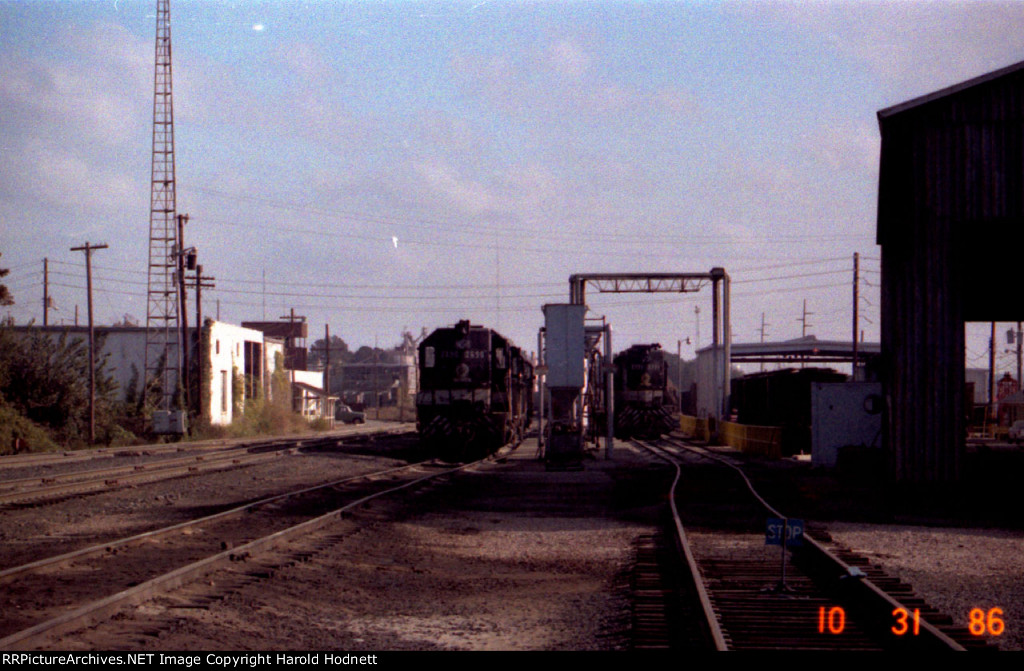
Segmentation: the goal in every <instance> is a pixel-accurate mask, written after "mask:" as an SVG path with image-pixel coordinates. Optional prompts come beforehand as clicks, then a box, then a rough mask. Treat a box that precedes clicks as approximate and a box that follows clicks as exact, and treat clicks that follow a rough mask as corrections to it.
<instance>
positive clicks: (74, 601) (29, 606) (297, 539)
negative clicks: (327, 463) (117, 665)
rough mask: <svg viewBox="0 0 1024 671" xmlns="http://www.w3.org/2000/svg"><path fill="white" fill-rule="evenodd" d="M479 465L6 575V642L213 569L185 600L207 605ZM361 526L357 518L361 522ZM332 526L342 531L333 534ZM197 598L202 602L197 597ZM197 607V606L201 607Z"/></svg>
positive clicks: (167, 533)
mask: <svg viewBox="0 0 1024 671" xmlns="http://www.w3.org/2000/svg"><path fill="white" fill-rule="evenodd" d="M477 463H479V462H474V463H470V464H464V465H460V466H457V467H442V466H440V465H437V464H436V463H434V462H430V463H427V462H421V463H418V464H410V465H407V466H402V467H398V468H391V469H386V470H381V471H377V472H372V473H365V474H362V475H358V476H354V477H349V478H345V479H342V480H338V481H335V482H332V483H327V484H324V485H320V486H317V487H310V488H305V489H302V490H298V491H295V492H289V493H287V494H283V495H279V496H274V497H270V498H268V499H264V500H261V501H257V502H254V503H251V504H247V505H245V506H239V507H238V508H235V509H232V510H228V511H224V512H222V513H218V514H216V515H211V516H207V517H204V518H201V519H197V520H192V521H190V522H187V523H183V524H177V525H174V526H171V527H167V528H164V529H159V530H155V531H151V532H148V533H144V534H140V535H137V536H133V537H130V538H124V539H120V540H117V541H113V542H107V543H103V544H101V545H97V546H93V547H89V548H84V549H82V550H79V551H76V552H72V553H68V554H66V555H61V556H56V557H51V558H48V559H45V560H41V561H37V562H33V563H32V564H28V565H24V566H19V567H13V568H10V569H7V570H5V571H2V572H0V590H2V592H0V593H2V594H3V596H4V598H5V602H6V606H7V607H6V609H5V611H6V612H5V618H4V620H3V622H2V624H0V636H2V637H3V638H0V649H29V648H33V647H45V646H47V645H49V644H51V643H52V642H53V641H55V640H59V639H60V637H61V636H62V635H64V634H66V633H68V632H72V631H76V630H79V629H83V628H87V627H89V626H90V625H92V624H94V623H97V622H101V621H103V620H105V619H107V618H109V617H110V616H111V615H113V614H114V613H116V612H117V611H118V610H120V609H123V608H125V607H127V606H130V605H134V604H139V603H142V602H143V601H146V600H149V599H152V598H154V597H156V596H159V595H162V594H166V593H168V592H171V591H174V590H176V589H178V588H182V587H184V586H187V585H189V584H195V583H196V581H198V580H200V579H201V578H203V577H204V576H209V575H211V574H214V573H215V572H216V575H218V576H222V575H224V573H225V570H226V573H227V574H228V575H227V577H221V578H217V580H216V587H214V588H212V589H211V586H213V585H214V581H213V580H210V582H209V585H203V587H202V589H200V590H199V591H198V592H197V594H199V593H201V594H202V596H201V597H198V596H197V597H195V598H192V597H190V596H188V595H187V591H188V589H189V588H186V590H185V592H182V593H183V594H186V596H179V597H176V598H178V599H179V601H180V603H179V604H178V607H202V604H203V600H204V599H209V598H216V596H214V597H211V596H210V593H211V591H212V592H213V593H214V594H215V595H216V594H224V593H225V592H229V591H230V590H232V589H237V588H238V586H240V585H242V584H244V583H246V582H251V581H253V580H259V579H263V578H266V577H268V576H270V575H272V574H273V571H274V570H275V567H276V566H280V565H282V564H283V563H294V562H296V561H304V560H306V559H308V558H309V557H310V556H312V554H313V553H315V552H316V550H317V548H318V547H321V546H323V545H324V544H329V543H331V542H333V541H332V536H331V534H332V533H337V530H336V528H335V526H334V525H335V524H337V523H339V522H344V521H345V520H350V515H351V514H352V512H353V511H354V510H355V509H357V508H360V507H362V506H365V505H367V504H369V503H370V502H371V501H373V500H374V499H378V498H380V497H385V496H391V495H395V494H397V493H399V492H402V491H405V490H408V489H410V488H413V487H419V486H422V485H424V484H426V483H428V482H430V481H434V480H437V479H440V478H445V477H447V476H449V475H451V474H452V473H455V472H457V471H460V470H463V469H467V468H472V467H473V466H475V465H476V464H477ZM357 526H358V525H357ZM332 529H335V531H333V532H332ZM196 599H198V601H197V600H196ZM197 604H198V605H197Z"/></svg>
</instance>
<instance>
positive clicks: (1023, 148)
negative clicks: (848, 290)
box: [877, 62, 1024, 483]
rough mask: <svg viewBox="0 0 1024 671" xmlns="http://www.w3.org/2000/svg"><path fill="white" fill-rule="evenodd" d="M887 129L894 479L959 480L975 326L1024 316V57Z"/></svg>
mask: <svg viewBox="0 0 1024 671" xmlns="http://www.w3.org/2000/svg"><path fill="white" fill-rule="evenodd" d="M878 122H879V127H880V129H881V135H882V149H881V166H880V173H879V192H878V229H877V236H878V237H877V241H878V244H880V245H881V247H882V293H881V298H882V306H881V317H882V338H881V341H882V342H881V344H882V357H883V372H882V383H883V389H884V392H885V395H886V398H887V401H888V403H887V413H886V421H885V427H886V429H885V431H884V440H885V445H886V448H887V450H888V453H889V455H890V475H891V476H892V477H893V478H894V479H895V480H897V481H900V482H921V483H927V482H934V483H942V482H955V481H957V480H959V479H960V476H961V473H960V465H961V461H962V456H963V450H964V439H965V435H966V431H965V426H964V419H963V417H964V324H965V322H967V321H993V320H995V321H1004V320H1005V321H1010V320H1013V321H1016V320H1018V319H1021V318H1024V292H1021V291H1020V290H1018V289H1017V287H1020V286H1021V283H1020V280H1019V274H1020V270H1019V264H1020V261H1021V253H1020V244H1019V242H1017V241H1018V240H1019V238H1020V233H1021V231H1022V230H1024V62H1022V63H1017V64H1015V65H1012V66H1009V67H1007V68H1003V69H1002V70H998V71H996V72H992V73H989V74H987V75H984V76H982V77H978V78H976V79H972V80H970V81H967V82H963V83H961V84H958V85H956V86H953V87H950V88H948V89H944V90H942V91H937V92H935V93H932V94H930V95H927V96H923V97H921V98H916V99H914V100H911V101H908V102H905V103H903V104H900V105H896V106H895V107H890V108H888V109H884V110H881V111H880V112H878ZM1007 287H1013V288H1014V289H1013V290H1011V291H1007V290H1006V288H1007Z"/></svg>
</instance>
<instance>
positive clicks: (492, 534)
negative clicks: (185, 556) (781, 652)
mask: <svg viewBox="0 0 1024 671" xmlns="http://www.w3.org/2000/svg"><path fill="white" fill-rule="evenodd" d="M533 453H534V450H533V449H530V448H529V447H528V446H523V447H521V448H520V449H519V450H518V451H517V452H516V453H514V454H513V455H512V457H511V458H510V459H509V460H508V462H507V463H505V464H499V465H495V466H490V467H488V468H487V469H486V470H485V471H482V472H477V473H467V474H465V475H464V476H460V477H459V478H457V479H456V480H455V481H453V483H452V484H450V485H446V486H441V487H437V488H436V489H434V490H432V491H430V492H427V493H425V494H416V495H413V496H412V497H411V499H410V500H411V502H412V503H411V505H404V506H400V507H398V508H397V511H396V506H397V504H377V503H375V504H373V505H372V507H371V509H370V510H369V511H368V512H365V513H360V514H359V516H358V517H357V518H355V519H348V520H345V521H343V522H341V523H339V525H338V526H337V528H335V529H332V531H331V534H330V535H331V537H332V539H333V542H332V543H331V544H330V545H328V546H327V547H324V548H321V549H320V550H319V551H318V552H317V553H316V554H315V555H314V556H313V557H312V558H311V559H310V560H309V561H307V562H300V563H283V564H282V565H281V566H279V567H278V568H275V569H274V570H273V577H272V578H269V579H262V580H258V581H255V582H251V583H249V584H246V585H244V586H242V587H240V588H238V589H236V590H234V591H233V592H232V593H230V594H228V595H227V596H223V597H220V598H216V599H214V600H212V601H209V600H207V599H205V598H204V595H203V594H198V595H196V594H193V596H192V597H189V598H191V599H192V600H193V601H192V602H190V603H189V604H188V605H186V606H183V605H182V600H183V598H185V597H182V596H181V595H179V594H176V595H172V596H170V597H165V598H160V599H156V600H154V601H151V602H148V603H146V604H143V605H142V606H140V607H138V608H134V609H130V610H129V611H126V612H125V613H124V614H123V615H121V616H119V617H118V618H117V619H116V620H115V621H111V622H110V623H108V624H106V625H103V626H102V627H101V628H99V629H97V630H95V631H93V632H89V633H88V634H85V635H84V637H76V638H69V639H68V640H66V641H65V642H64V645H65V646H75V647H86V648H90V647H99V648H125V647H127V648H130V649H152V650H228V649H230V650H253V651H257V650H307V649H311V650H345V651H347V652H349V651H381V650H445V651H467V650H625V649H628V647H629V643H630V641H629V631H630V623H631V599H630V595H629V590H628V580H629V575H630V571H631V568H632V562H633V556H634V543H635V542H636V540H637V538H638V537H640V536H641V535H645V534H650V533H651V532H652V530H653V519H654V518H655V517H654V515H653V512H654V511H656V510H657V502H658V501H657V494H656V493H654V494H652V493H651V492H656V491H657V487H656V486H652V485H653V482H654V481H653V480H651V477H654V478H656V479H664V473H665V471H664V469H662V468H657V469H655V470H654V471H645V469H643V468H640V469H639V471H641V472H646V473H647V476H644V477H638V475H637V472H638V469H637V468H636V466H637V465H638V464H637V463H635V462H633V461H632V460H633V459H634V458H636V457H635V455H632V456H631V455H629V454H627V453H626V452H625V451H624V452H623V453H622V455H621V457H620V458H619V459H617V460H616V461H615V462H607V461H595V462H590V463H588V464H587V469H586V470H585V471H583V472H572V473H549V472H546V471H545V470H544V467H543V465H542V464H541V463H540V462H538V461H537V460H536V459H534V458H533ZM396 514H397V517H396ZM367 518H369V519H370V520H371V521H370V524H369V525H367V524H365V522H364V520H365V519H367ZM356 522H359V523H358V524H357V523H356ZM309 542H310V543H312V542H314V541H313V540H312V539H310V541H309ZM242 568H243V567H238V569H239V570H242ZM222 580H225V578H224V577H217V575H214V576H211V577H210V581H211V582H214V583H219V582H221V581H222ZM201 587H202V586H199V588H201ZM193 589H195V588H193ZM196 603H199V604H202V605H201V607H197V606H196V605H195V604H196ZM158 628H164V631H162V632H161V633H160V634H159V636H152V635H147V634H141V635H140V634H139V632H144V631H146V630H150V631H151V630H154V629H158Z"/></svg>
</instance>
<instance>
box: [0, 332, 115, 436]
mask: <svg viewBox="0 0 1024 671" xmlns="http://www.w3.org/2000/svg"><path fill="white" fill-rule="evenodd" d="M101 347H102V340H101V339H99V342H98V343H97V349H100V348H101ZM105 367H106V357H101V359H100V360H99V361H97V365H96V426H97V438H98V439H99V440H101V441H103V442H109V441H110V440H111V439H112V437H113V436H114V435H115V434H120V433H123V432H122V431H120V430H119V429H118V428H117V427H116V422H115V415H114V412H115V403H114V400H113V399H114V392H115V391H116V389H117V383H116V382H115V381H114V379H113V377H112V376H110V375H109V374H108V373H107V372H106V370H105ZM0 402H2V403H3V404H4V405H5V406H7V407H8V408H11V409H13V410H14V411H16V412H17V413H18V414H20V415H21V416H23V417H25V418H27V419H28V420H30V421H31V422H33V423H34V424H36V425H38V426H42V427H46V428H48V429H49V430H50V431H51V433H52V435H53V437H54V438H55V439H56V440H57V441H58V442H61V443H65V444H71V445H74V444H81V443H83V442H85V441H86V440H87V434H88V426H89V416H88V413H89V345H88V343H87V342H86V340H85V339H84V338H71V337H68V334H67V332H65V333H63V334H62V335H61V336H60V338H58V339H56V340H55V339H53V338H51V337H49V336H47V335H46V334H45V333H43V332H42V331H40V330H36V329H29V330H27V331H25V332H23V333H15V332H13V330H12V329H10V328H8V327H0Z"/></svg>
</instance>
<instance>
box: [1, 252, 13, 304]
mask: <svg viewBox="0 0 1024 671" xmlns="http://www.w3.org/2000/svg"><path fill="white" fill-rule="evenodd" d="M0 256H3V252H0ZM9 272H11V271H10V270H8V269H7V268H0V277H4V276H5V275H7V273H9ZM0 305H14V297H13V296H11V292H10V291H8V290H7V287H6V286H5V285H3V284H0Z"/></svg>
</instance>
